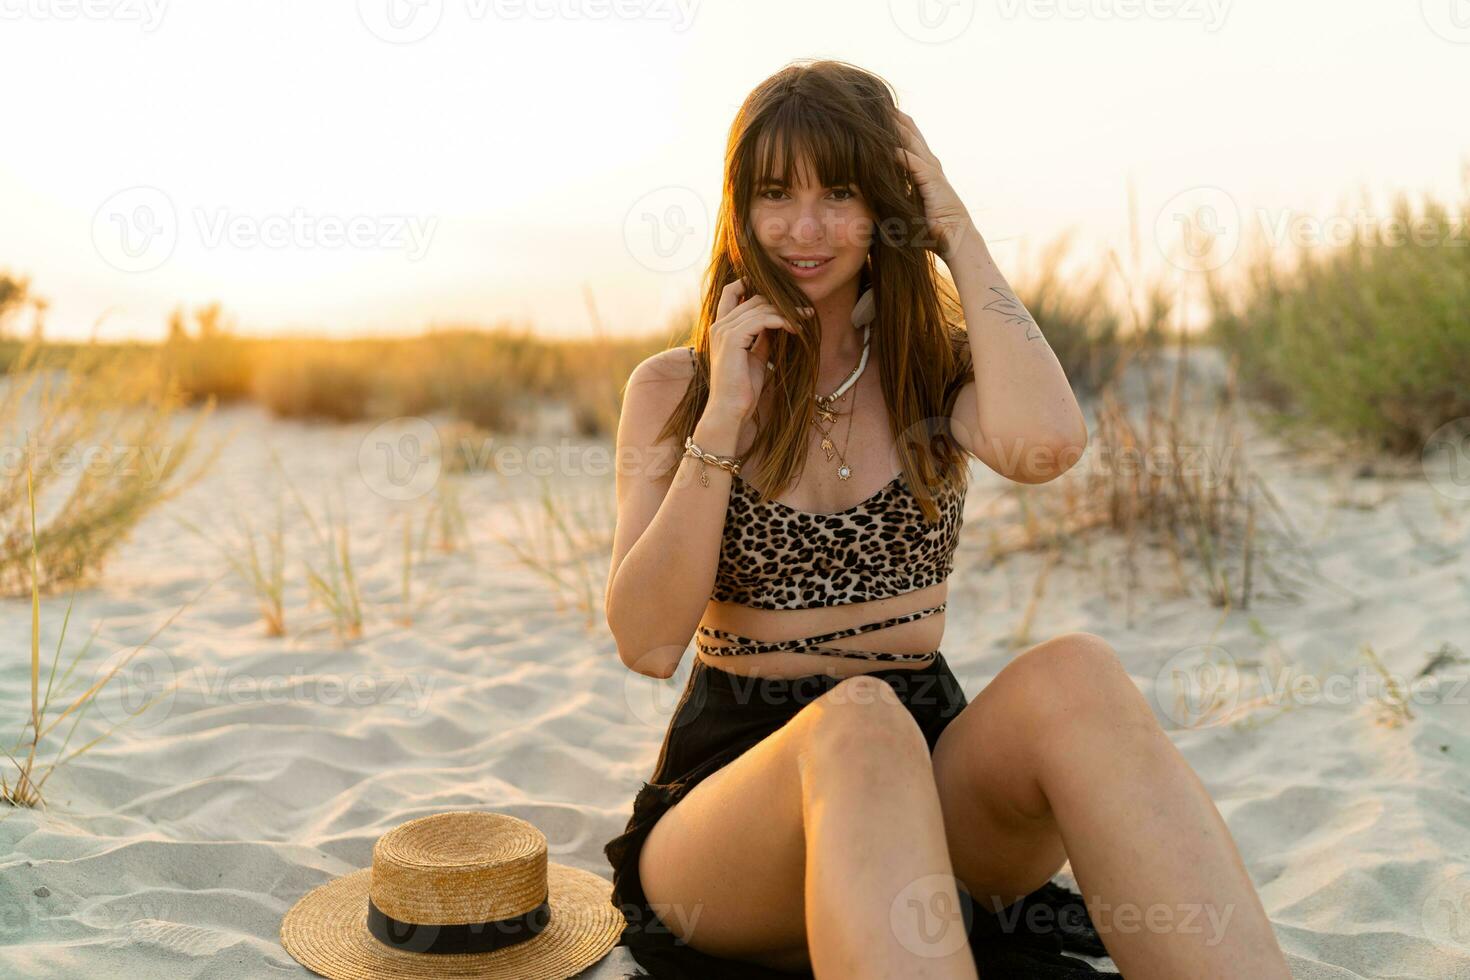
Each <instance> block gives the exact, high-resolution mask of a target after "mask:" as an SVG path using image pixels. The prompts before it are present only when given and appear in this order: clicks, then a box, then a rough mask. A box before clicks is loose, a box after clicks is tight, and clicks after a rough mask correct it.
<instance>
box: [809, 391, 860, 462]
mask: <svg viewBox="0 0 1470 980" xmlns="http://www.w3.org/2000/svg"><path fill="white" fill-rule="evenodd" d="M846 397H847V395H846V394H845V393H844V394H841V395H838V396H836V397H835V398H831V397H830V396H829V399H828V400H825V401H824V402H823V404H824V405H825V406H831V405H832V404H833V403H834V402H837V401H841V400H842V399H844V398H846ZM819 401H822V400H820V399H819ZM817 414H818V415H820V416H822V418H824V419H826V420H827V421H829V422H834V423H835V422H836V420H837V414H836V413H835V412H833V411H832V410H831V408H830V407H823V406H822V405H819V406H818V408H817ZM856 416H857V394H856V392H854V393H853V396H852V408H850V409H849V410H848V411H847V439H846V440H845V441H844V442H843V444H842V451H841V452H838V451H837V447H836V445H834V444H833V442H832V431H831V430H830V429H823V428H822V426H821V425H820V424H819V423H818V422H817V420H816V419H815V418H814V419H812V425H814V426H816V427H817V431H818V432H820V433H822V451H823V452H825V453H826V454H827V462H829V463H830V462H832V454H833V453H837V458H838V459H840V460H841V461H842V465H841V466H838V467H837V478H838V479H839V480H846V479H848V478H849V477H851V476H852V467H850V466H848V465H847V447H848V446H849V445H850V444H851V443H852V422H853V419H854V418H855V417H856Z"/></svg>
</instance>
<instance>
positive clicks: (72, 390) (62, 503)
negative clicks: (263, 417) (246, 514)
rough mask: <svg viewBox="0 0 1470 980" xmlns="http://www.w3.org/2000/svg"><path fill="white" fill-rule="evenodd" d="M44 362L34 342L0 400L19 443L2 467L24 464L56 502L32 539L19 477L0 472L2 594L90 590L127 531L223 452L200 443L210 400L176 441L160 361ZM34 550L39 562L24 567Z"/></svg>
mask: <svg viewBox="0 0 1470 980" xmlns="http://www.w3.org/2000/svg"><path fill="white" fill-rule="evenodd" d="M44 355H45V352H44V351H43V349H42V348H41V346H40V345H37V344H34V343H32V344H28V345H26V346H25V348H23V349H22V350H20V351H19V352H17V354H16V357H15V358H14V359H13V360H12V361H11V363H10V366H9V370H8V372H7V373H6V376H5V378H4V387H3V392H0V431H6V432H11V433H24V436H23V444H22V445H19V446H12V447H10V448H11V449H12V450H14V452H13V453H9V454H7V456H8V459H10V460H11V461H12V462H13V461H14V460H15V459H17V458H23V459H24V460H25V461H26V469H25V470H24V473H26V474H30V475H29V476H27V477H26V478H27V479H31V478H33V479H34V481H35V492H36V494H37V497H38V498H40V499H42V500H43V501H45V500H46V498H47V496H48V494H49V496H50V498H51V499H50V502H49V505H48V504H45V503H43V509H44V510H45V511H46V518H45V519H44V520H43V522H42V524H41V525H40V527H39V529H38V530H37V533H36V539H35V541H31V540H30V536H29V534H28V533H27V530H26V522H27V520H28V518H29V513H28V510H27V507H26V492H27V491H26V487H25V486H23V485H22V483H21V477H22V469H21V468H20V467H19V466H7V467H6V470H7V471H6V472H0V594H4V595H23V594H25V592H26V590H27V589H28V588H29V587H30V585H32V584H38V585H39V588H40V589H41V591H42V592H43V593H46V592H50V591H51V590H53V589H55V588H57V587H59V586H62V585H66V584H82V585H85V584H88V583H89V582H91V581H93V580H95V578H96V576H97V573H98V572H99V571H100V569H101V567H102V566H103V564H104V563H105V561H106V559H107V557H108V556H109V555H110V554H111V552H112V551H113V550H114V549H115V548H116V547H117V546H118V545H119V544H121V543H122V542H123V541H124V540H126V538H127V537H128V535H129V534H130V533H131V532H132V530H133V528H134V527H135V526H136V525H137V524H138V523H139V522H140V521H141V520H142V519H143V518H144V517H145V516H146V515H147V514H148V513H149V512H151V511H152V510H154V509H155V508H157V507H158V506H159V505H160V504H162V503H164V502H165V501H167V500H169V499H171V498H173V497H175V496H177V495H178V494H179V493H180V492H182V491H183V490H184V489H186V488H187V487H188V486H190V485H192V484H193V483H194V482H196V481H197V480H198V479H199V478H200V477H202V476H203V475H204V473H205V472H206V471H207V470H208V468H209V467H210V466H211V465H212V464H213V462H214V460H215V459H216V457H217V456H218V454H219V452H220V450H221V449H222V447H223V442H217V443H215V444H214V445H213V446H211V447H208V448H207V449H204V450H201V449H200V447H199V445H198V443H199V430H200V427H201V426H202V425H203V424H204V422H205V420H206V419H207V418H208V416H209V415H210V413H211V411H212V410H213V407H214V402H213V400H212V399H210V400H206V402H205V403H204V404H203V405H202V406H201V408H200V410H199V411H197V412H195V413H193V418H192V419H190V420H188V422H187V424H185V425H183V427H182V429H181V431H175V428H176V426H175V421H176V414H177V410H178V408H179V407H180V404H181V400H180V397H179V393H178V391H177V389H176V387H175V386H173V385H172V384H170V383H169V381H168V380H167V378H166V377H165V376H164V375H163V374H161V373H160V371H159V364H158V362H157V360H156V359H150V358H134V357H124V358H119V357H114V356H111V354H110V352H108V351H106V350H103V349H97V348H86V347H83V348H79V349H77V350H75V351H72V352H70V354H69V356H68V357H66V358H65V359H64V361H61V362H58V361H56V360H53V359H51V358H48V357H46V356H44ZM186 462H188V463H190V464H192V465H191V466H190V468H189V469H186V468H185V464H186ZM32 546H34V548H35V551H36V553H37V554H38V555H39V560H38V561H37V562H35V563H34V564H35V567H34V568H29V567H28V566H30V565H32V564H33V563H32V562H31V554H30V552H31V549H32Z"/></svg>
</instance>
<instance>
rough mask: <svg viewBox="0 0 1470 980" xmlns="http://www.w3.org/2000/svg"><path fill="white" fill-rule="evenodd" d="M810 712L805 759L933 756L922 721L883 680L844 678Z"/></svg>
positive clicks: (881, 760) (858, 761)
mask: <svg viewBox="0 0 1470 980" xmlns="http://www.w3.org/2000/svg"><path fill="white" fill-rule="evenodd" d="M805 711H806V713H807V717H806V718H805V719H804V720H805V721H806V726H805V731H804V744H803V747H802V756H803V757H804V758H811V759H818V758H820V759H824V760H832V762H841V763H843V764H847V765H863V764H869V765H879V766H881V765H886V764H888V763H889V762H890V761H892V760H894V759H895V758H897V759H898V760H900V761H901V762H913V761H915V760H917V759H919V758H921V757H927V756H928V754H929V745H928V742H927V741H925V739H924V733H923V731H922V730H921V729H920V728H919V723H918V722H917V721H916V720H915V719H914V716H913V715H912V714H911V713H910V712H909V710H908V708H907V707H906V706H905V705H904V703H903V701H902V700H901V699H900V698H899V696H898V694H897V693H896V692H895V691H894V690H893V687H892V685H890V684H888V683H887V682H885V681H882V680H879V679H878V678H875V677H869V676H867V675H865V674H856V675H854V676H852V677H848V678H844V679H843V680H842V681H840V682H838V683H837V684H835V685H834V686H833V687H832V689H831V690H829V691H828V692H827V693H825V694H823V695H822V696H821V697H820V698H817V699H816V700H814V701H813V702H812V703H811V704H810V705H808V706H807V708H806V709H805ZM829 764H831V763H829Z"/></svg>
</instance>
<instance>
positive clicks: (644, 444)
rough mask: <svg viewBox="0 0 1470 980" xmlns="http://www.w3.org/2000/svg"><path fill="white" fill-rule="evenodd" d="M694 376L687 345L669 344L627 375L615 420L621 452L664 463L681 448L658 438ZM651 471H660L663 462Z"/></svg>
mask: <svg viewBox="0 0 1470 980" xmlns="http://www.w3.org/2000/svg"><path fill="white" fill-rule="evenodd" d="M693 377H694V365H693V362H692V361H691V360H690V351H689V348H687V347H672V348H670V349H668V350H662V351H659V352H658V353H656V354H651V355H649V356H648V357H646V358H644V359H643V360H642V361H640V362H639V363H638V366H637V367H635V368H633V371H632V373H631V374H629V375H628V383H627V385H626V387H625V389H624V392H623V406H622V414H621V417H620V418H619V420H618V437H617V442H618V449H619V452H620V455H621V454H630V455H631V456H635V457H640V458H644V459H645V460H646V461H647V462H649V463H664V464H667V463H669V462H672V461H673V460H672V459H670V458H668V457H669V456H670V453H671V452H674V451H675V450H677V451H682V450H683V446H682V445H680V446H678V447H674V446H673V440H671V439H663V440H660V439H659V433H660V432H661V431H662V430H663V427H664V424H665V423H667V422H668V420H669V417H670V416H672V415H673V414H674V410H675V409H676V408H677V407H678V405H679V402H680V401H681V400H682V399H683V397H684V393H685V391H687V390H688V388H689V382H690V381H691V380H692V379H693ZM652 471H653V472H657V473H663V472H664V466H663V465H654V466H653V467H652Z"/></svg>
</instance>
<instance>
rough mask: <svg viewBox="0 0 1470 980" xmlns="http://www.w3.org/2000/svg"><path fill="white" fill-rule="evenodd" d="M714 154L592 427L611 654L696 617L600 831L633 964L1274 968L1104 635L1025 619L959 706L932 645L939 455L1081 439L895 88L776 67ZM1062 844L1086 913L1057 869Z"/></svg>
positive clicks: (1041, 463)
mask: <svg viewBox="0 0 1470 980" xmlns="http://www.w3.org/2000/svg"><path fill="white" fill-rule="evenodd" d="M726 161H727V164H726V175H725V187H724V199H723V203H722V208H721V212H720V216H719V224H718V229H717V233H716V245H715V249H714V259H713V264H712V266H711V269H710V277H709V280H708V282H707V288H706V291H705V297H704V305H703V310H702V316H701V318H700V324H701V325H700V327H699V329H697V330H696V331H695V333H694V336H693V337H692V338H691V339H692V340H693V341H694V343H693V344H692V345H691V346H689V347H679V348H674V349H672V350H668V351H664V352H662V353H661V354H658V355H655V356H654V357H651V358H649V359H648V360H646V361H644V362H643V363H642V364H640V365H639V366H638V367H637V368H636V369H635V370H634V372H633V374H632V376H631V377H630V378H629V381H628V385H627V388H626V392H625V398H624V404H623V414H622V418H621V420H620V423H619V427H618V437H617V438H618V460H619V470H618V478H617V495H618V520H617V530H616V535H615V540H614V546H613V559H612V567H611V570H610V574H609V581H608V590H607V619H608V624H609V626H610V627H611V630H612V633H613V635H614V637H615V639H616V641H617V645H618V652H619V656H620V658H621V659H622V660H623V662H624V663H625V664H626V665H627V666H628V667H629V668H630V669H632V670H635V671H637V672H639V673H642V674H645V675H648V676H652V677H669V676H672V675H673V673H674V671H675V669H676V667H677V665H678V663H679V661H680V659H681V658H682V656H683V654H684V651H685V648H686V646H687V644H688V641H689V639H690V637H691V636H692V635H695V634H696V629H697V634H698V636H697V654H696V659H695V661H694V663H693V672H692V673H691V674H690V677H689V681H688V683H687V685H686V686H685V689H684V693H683V698H682V700H681V701H680V703H679V706H678V708H677V709H676V711H675V713H674V717H673V718H672V720H671V721H670V724H669V728H668V731H667V733H666V735H665V738H664V743H663V747H662V750H661V751H660V753H659V759H658V762H657V764H656V766H655V771H654V773H653V776H652V778H651V779H650V780H649V781H648V782H647V783H645V784H644V785H643V786H642V788H641V789H640V790H639V793H638V795H637V798H636V799H635V802H634V811H633V816H632V818H631V819H630V820H629V822H628V826H627V829H626V831H625V832H624V833H623V834H621V835H619V836H618V837H617V838H614V839H613V840H612V841H610V842H608V844H607V846H606V853H607V856H608V859H609V861H610V862H611V863H612V866H613V877H614V885H615V890H614V896H613V898H614V902H615V903H617V904H619V905H620V906H621V907H623V909H624V912H625V915H627V918H628V927H627V928H626V929H625V931H624V935H623V942H624V943H625V944H626V945H628V946H629V947H630V948H631V949H632V951H633V953H634V956H635V958H636V959H637V960H638V962H639V963H640V964H642V965H643V966H644V967H646V968H648V969H650V970H652V971H653V974H652V975H653V976H655V977H719V976H729V977H764V976H770V977H778V976H785V975H789V974H792V973H796V974H803V975H808V976H811V975H815V976H819V977H823V978H826V977H834V978H836V977H840V978H852V977H917V976H923V977H934V978H939V977H946V978H947V977H955V978H961V977H964V978H973V977H976V976H977V973H978V974H980V975H984V976H987V977H1001V976H1003V977H1013V976H1016V977H1019V976H1025V977H1072V976H1077V977H1081V976H1092V975H1096V972H1097V971H1095V970H1094V969H1093V968H1092V967H1091V966H1090V965H1089V964H1087V963H1086V962H1085V961H1083V960H1079V959H1076V958H1074V957H1070V956H1067V955H1065V952H1064V951H1072V952H1088V953H1096V954H1102V953H1103V952H1104V949H1103V945H1105V947H1106V953H1107V954H1109V955H1111V956H1112V958H1113V960H1114V961H1115V962H1116V964H1117V965H1118V967H1119V969H1120V970H1122V971H1123V974H1124V975H1126V976H1127V977H1129V978H1130V980H1144V978H1155V977H1157V978H1171V980H1173V978H1178V977H1184V976H1191V977H1196V976H1198V977H1204V976H1209V977H1225V976H1240V977H1251V978H1278V977H1279V978H1286V977H1289V976H1290V973H1289V971H1288V970H1287V967H1286V964H1285V960H1284V958H1283V956H1282V953H1281V951H1280V949H1279V947H1278V946H1277V944H1276V940H1275V937H1274V935H1273V934H1272V931H1271V927H1270V923H1269V921H1268V920H1267V918H1266V916H1265V913H1264V910H1263V909H1262V907H1261V904H1260V901H1259V898H1258V897H1257V896H1256V893H1255V891H1254V889H1253V887H1252V884H1251V882H1250V879H1249V877H1248V875H1247V873H1246V871H1245V868H1244V866H1243V865H1242V863H1241V860H1240V857H1239V855H1238V854H1237V852H1236V849H1235V847H1234V844H1233V842H1232V841H1231V839H1230V835H1229V832H1228V830H1227V828H1226V826H1225V824H1224V822H1223V821H1222V820H1221V818H1220V816H1219V813H1218V812H1217V811H1216V809H1215V807H1214V805H1213V804H1212V803H1211V801H1210V799H1209V797H1208V795H1207V794H1206V792H1205V791H1204V788H1203V787H1202V786H1201V784H1200V781H1199V780H1198V778H1196V776H1195V775H1194V773H1193V772H1192V771H1191V770H1190V769H1189V767H1188V764H1187V763H1186V762H1185V761H1184V759H1183V758H1182V756H1181V755H1180V754H1179V753H1178V751H1177V750H1176V749H1175V748H1174V747H1173V745H1172V743H1171V742H1170V741H1169V739H1168V738H1167V736H1166V735H1165V734H1164V732H1163V731H1162V730H1161V728H1160V727H1159V725H1158V724H1157V722H1156V720H1155V718H1154V715H1153V713H1152V711H1151V709H1150V708H1149V706H1148V704H1147V702H1146V701H1145V700H1144V699H1143V698H1142V697H1141V695H1140V694H1139V692H1138V690H1137V689H1136V688H1135V687H1134V685H1133V683H1132V682H1131V680H1130V679H1129V677H1128V675H1127V673H1126V672H1125V671H1124V669H1123V668H1122V667H1121V665H1120V664H1119V661H1118V658H1117V656H1116V655H1115V654H1114V652H1113V651H1112V650H1111V649H1110V648H1109V647H1108V645H1107V644H1106V643H1105V642H1104V641H1103V640H1101V639H1100V638H1098V637H1096V636H1093V635H1091V634H1087V633H1069V634H1067V635H1064V636H1059V637H1056V638H1054V639H1052V640H1049V641H1047V642H1045V643H1041V644H1039V645H1037V646H1035V647H1032V648H1031V649H1029V650H1027V651H1026V652H1024V653H1023V654H1021V655H1020V656H1018V657H1017V658H1016V659H1015V660H1014V661H1012V662H1011V663H1010V664H1008V665H1007V666H1006V667H1005V668H1004V669H1003V670H1002V671H1001V672H1000V673H999V674H998V675H997V676H996V677H995V679H994V680H993V681H991V682H990V683H989V684H988V685H987V686H986V687H985V689H984V690H982V691H981V692H980V693H979V694H978V695H977V696H976V698H975V700H974V701H973V702H972V703H967V702H966V699H965V696H964V694H963V692H962V691H961V690H960V685H959V683H958V681H957V680H956V678H955V676H954V674H953V673H952V672H951V671H950V669H949V666H948V664H947V663H946V662H945V660H944V658H943V655H942V654H941V653H940V651H939V650H938V649H937V646H938V643H939V640H940V637H941V635H942V632H943V628H944V616H943V612H944V606H945V601H944V600H945V596H946V592H947V587H946V585H945V579H946V578H947V576H948V574H949V571H950V566H951V558H952V555H953V551H954V545H955V541H956V538H957V533H958V530H959V526H960V519H961V511H962V508H963V501H964V494H965V489H966V482H965V476H966V472H967V459H966V456H965V454H966V453H968V454H969V455H972V456H975V457H976V458H978V459H980V460H981V461H983V462H984V463H985V464H986V465H988V466H990V467H991V468H992V469H994V470H996V471H997V472H999V473H1001V474H1002V475H1004V476H1006V477H1008V478H1010V479H1012V480H1016V481H1020V482H1024V483H1040V482H1044V481H1046V480H1050V479H1052V478H1054V477H1056V476H1057V475H1059V474H1060V473H1062V472H1063V471H1065V470H1066V469H1067V468H1068V467H1069V466H1070V465H1071V464H1072V463H1074V462H1075V461H1076V459H1077V458H1078V457H1079V456H1080V455H1081V452H1082V450H1083V448H1084V447H1085V445H1086V438H1087V435H1086V427H1085V424H1084V422H1083V418H1082V413H1081V412H1080V410H1079V409H1078V406H1077V402H1076V400H1075V398H1074V397H1073V395H1072V392H1071V389H1070V386H1069V385H1068V383H1067V379H1066V376H1065V374H1064V373H1063V371H1062V369H1061V366H1060V365H1059V363H1058V362H1057V359H1056V357H1055V355H1054V354H1053V353H1052V351H1051V349H1050V348H1049V347H1048V345H1047V342H1046V338H1045V337H1044V336H1043V332H1042V329H1041V328H1040V327H1038V325H1037V324H1036V323H1035V322H1034V321H1033V320H1032V318H1031V316H1030V315H1029V314H1028V313H1027V312H1026V309H1025V307H1024V306H1023V305H1022V304H1021V303H1020V302H1019V301H1018V300H1017V299H1016V297H1015V294H1014V293H1013V292H1012V291H1011V289H1010V287H1009V286H1008V285H1007V283H1006V281H1005V279H1004V277H1002V276H1001V274H1000V272H999V271H998V270H997V269H996V266H995V264H994V262H992V261H991V258H990V256H989V254H988V252H987V250H986V246H985V243H984V241H983V240H982V239H981V237H980V234H979V232H978V231H977V230H976V229H975V227H974V225H973V223H972V222H971V220H970V217H969V213H968V211H967V209H966V208H965V207H964V205H963V204H962V203H961V202H960V200H959V198H958V196H957V195H956V194H955V192H954V189H953V188H952V187H951V186H950V185H949V183H948V181H947V180H946V179H945V177H944V174H943V172H942V170H941V168H940V165H939V162H938V160H936V159H935V157H934V154H933V153H932V152H931V151H930V150H929V148H928V145H927V144H926V143H925V141H924V139H923V137H922V136H921V135H920V134H919V132H918V130H917V128H916V126H915V124H914V122H913V120H912V119H911V118H910V117H909V116H908V115H907V114H906V113H903V112H901V111H899V110H898V109H897V108H896V106H895V103H894V100H893V97H892V94H891V92H890V90H889V88H888V87H887V85H886V83H884V82H883V81H881V80H880V79H877V78H875V77H874V76H872V75H870V74H868V73H867V72H864V71H861V70H860V69H857V68H855V67H853V66H851V65H847V64H843V63H840V62H832V61H819V62H814V63H796V64H794V65H792V66H789V67H787V68H786V69H784V70H782V71H781V72H779V73H778V74H776V75H775V76H773V77H772V78H770V79H768V80H767V81H766V82H764V83H763V84H761V85H760V86H759V87H758V88H757V89H756V90H755V91H754V92H753V93H752V94H751V95H750V97H749V98H748V99H747V100H746V102H745V104H744V105H743V106H742V108H741V110H740V113H739V115H738V117H737V118H736V120H735V123H734V126H733V127H732V129H731V133H730V143H729V148H728V153H727V156H726ZM936 256H937V257H938V258H941V259H943V260H944V262H945V264H946V265H947V266H948V268H949V270H950V271H951V274H952V276H953V279H954V283H955V287H956V288H957V291H958V299H957V300H956V297H955V295H954V292H953V291H951V290H950V288H949V287H948V285H947V284H946V283H945V281H944V280H943V279H942V278H941V277H940V276H939V275H938V274H937V272H936V266H935V263H934V258H935V257H936ZM957 306H958V307H959V308H960V309H956V307H957ZM961 317H962V318H963V322H964V324H965V326H961V325H960V322H961ZM972 350H973V352H974V355H975V356H974V357H973V358H972V357H971V351H972ZM763 419H764V420H765V423H764V424H762V420H763ZM663 463H667V465H654V464H663ZM895 471H896V475H895ZM889 477H891V479H888V482H887V483H883V482H881V481H882V480H884V479H885V478H889ZM762 488H763V489H762ZM1069 858H1070V860H1071V862H1072V869H1073V871H1074V872H1075V874H1076V878H1077V881H1078V884H1079V886H1080V887H1081V888H1082V890H1083V894H1084V896H1085V899H1086V903H1087V908H1086V910H1085V911H1084V909H1083V907H1082V906H1081V904H1080V903H1079V902H1077V901H1075V900H1076V898H1077V896H1076V895H1074V894H1073V893H1070V892H1067V891H1066V890H1064V889H1061V888H1059V887H1058V886H1055V885H1051V884H1049V882H1050V879H1051V878H1052V876H1053V875H1055V874H1056V873H1057V872H1058V870H1059V869H1060V868H1061V867H1062V865H1063V864H1064V862H1065V861H1067V860H1068V859H1069ZM1068 898H1071V899H1073V900H1074V901H1072V902H1070V903H1068V902H1067V901H1066V899H1068ZM1037 912H1041V913H1044V914H1041V915H1036V914H1032V913H1037ZM1068 912H1070V913H1071V914H1070V916H1069V915H1067V913H1068ZM1115 912H1116V921H1114V913H1115ZM1087 913H1090V915H1089V914H1087ZM1058 917H1060V919H1061V921H1060V922H1059V921H1058ZM1099 936H1100V937H1101V940H1102V945H1099V944H1098V942H1097V940H1098V938H1099Z"/></svg>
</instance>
